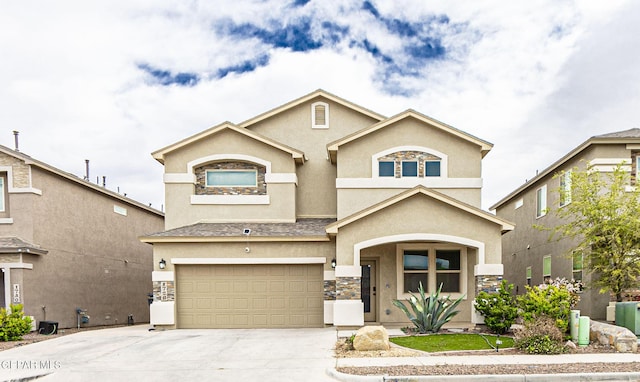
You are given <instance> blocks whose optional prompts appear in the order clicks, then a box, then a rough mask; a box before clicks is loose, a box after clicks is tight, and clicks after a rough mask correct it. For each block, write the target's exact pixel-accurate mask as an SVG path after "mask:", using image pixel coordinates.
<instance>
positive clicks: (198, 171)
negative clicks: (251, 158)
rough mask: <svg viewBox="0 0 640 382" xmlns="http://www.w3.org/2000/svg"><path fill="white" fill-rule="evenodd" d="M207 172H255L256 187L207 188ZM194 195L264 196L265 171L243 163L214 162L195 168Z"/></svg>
mask: <svg viewBox="0 0 640 382" xmlns="http://www.w3.org/2000/svg"><path fill="white" fill-rule="evenodd" d="M207 170H256V171H257V172H258V182H257V184H258V186H257V187H207V186H206V179H205V178H206V176H207ZM194 172H195V175H196V195H266V194H267V183H266V182H265V180H264V178H265V174H266V172H267V169H266V167H265V166H260V165H257V164H254V163H245V162H216V163H208V164H206V165H204V166H200V167H196V168H195V170H194Z"/></svg>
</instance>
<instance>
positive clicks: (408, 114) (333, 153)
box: [327, 109, 493, 163]
mask: <svg viewBox="0 0 640 382" xmlns="http://www.w3.org/2000/svg"><path fill="white" fill-rule="evenodd" d="M407 118H414V119H417V120H418V121H420V122H423V123H426V124H428V125H430V126H432V127H435V128H437V129H440V130H442V131H444V132H446V133H449V134H451V135H454V136H456V137H459V138H462V139H464V140H466V141H468V142H471V143H473V144H475V145H477V146H479V147H480V150H481V152H482V157H483V158H484V156H485V155H487V153H488V152H489V151H490V150H491V148H492V147H493V144H491V143H489V142H487V141H485V140H483V139H480V138H478V137H475V136H473V135H471V134H468V133H465V132H464V131H462V130H458V129H456V128H455V127H453V126H449V125H447V124H446V123H443V122H440V121H438V120H436V119H433V118H431V117H428V116H426V115H424V114H422V113H419V112H417V111H415V110H413V109H408V110H406V111H404V112H402V113H400V114H397V115H395V116H393V117H390V118H387V119H385V120H383V121H380V122H379V123H376V124H373V125H371V126H369V127H367V128H364V129H362V130H359V131H356V132H355V133H353V134H350V135H347V136H346V137H344V138H340V139H338V140H336V141H333V142H331V143H329V144H327V151H328V152H329V158H330V159H331V161H332V162H333V163H335V161H336V157H337V152H338V149H339V147H340V146H342V145H345V144H347V143H349V142H352V141H355V140H357V139H360V138H362V137H365V136H367V135H369V134H371V133H373V132H375V131H378V130H380V129H384V128H386V127H388V126H390V125H393V124H394V123H397V122H399V121H402V120H403V119H407Z"/></svg>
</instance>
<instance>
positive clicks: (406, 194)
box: [327, 186, 514, 234]
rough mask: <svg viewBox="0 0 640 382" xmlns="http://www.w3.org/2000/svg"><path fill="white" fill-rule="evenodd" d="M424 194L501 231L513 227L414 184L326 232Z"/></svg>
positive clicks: (486, 213) (477, 209) (342, 220)
mask: <svg viewBox="0 0 640 382" xmlns="http://www.w3.org/2000/svg"><path fill="white" fill-rule="evenodd" d="M420 194H421V195H425V196H427V197H429V198H432V199H435V200H438V201H440V202H442V203H445V204H447V205H449V206H451V207H454V208H456V209H458V210H460V211H464V212H466V213H470V214H472V215H475V216H478V217H480V218H482V219H485V220H487V221H489V222H492V223H495V224H497V225H500V226H501V230H502V232H506V231H511V230H513V229H514V225H513V223H510V222H508V221H506V220H504V219H502V218H499V217H497V216H495V215H493V214H490V213H488V212H485V211H483V210H481V209H479V208H476V207H473V206H471V205H469V204H466V203H462V202H460V201H459V200H456V199H453V198H451V197H449V196H446V195H444V194H441V193H439V192H437V191H433V190H431V189H428V188H426V187H424V186H416V187H414V188H412V189H410V190H407V191H404V192H402V193H400V194H398V195H395V196H393V197H391V198H389V199H387V200H384V201H382V202H380V203H377V204H375V205H373V206H371V207H369V208H366V209H364V210H362V211H359V212H356V213H355V214H352V215H350V216H347V217H345V218H343V219H340V220H338V221H336V222H335V223H332V224H329V225H328V226H327V233H328V234H337V233H338V230H339V229H340V228H341V227H344V226H346V225H348V224H351V223H353V222H355V221H358V220H360V219H362V218H364V217H366V216H369V215H372V214H375V213H377V212H379V211H381V210H383V209H385V208H387V207H389V206H392V205H394V204H396V203H400V202H402V201H403V200H406V199H408V198H410V197H412V196H414V195H420Z"/></svg>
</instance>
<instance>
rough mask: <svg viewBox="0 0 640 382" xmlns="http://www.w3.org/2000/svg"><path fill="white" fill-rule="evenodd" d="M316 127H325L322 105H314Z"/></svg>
mask: <svg viewBox="0 0 640 382" xmlns="http://www.w3.org/2000/svg"><path fill="white" fill-rule="evenodd" d="M315 114H316V115H315V117H316V121H315V122H316V125H326V124H327V120H326V118H325V109H324V106H323V105H316V113H315Z"/></svg>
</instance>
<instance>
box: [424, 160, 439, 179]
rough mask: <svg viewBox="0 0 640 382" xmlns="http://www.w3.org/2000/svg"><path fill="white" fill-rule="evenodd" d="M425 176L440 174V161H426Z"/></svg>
mask: <svg viewBox="0 0 640 382" xmlns="http://www.w3.org/2000/svg"><path fill="white" fill-rule="evenodd" d="M424 175H425V176H440V162H424Z"/></svg>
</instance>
